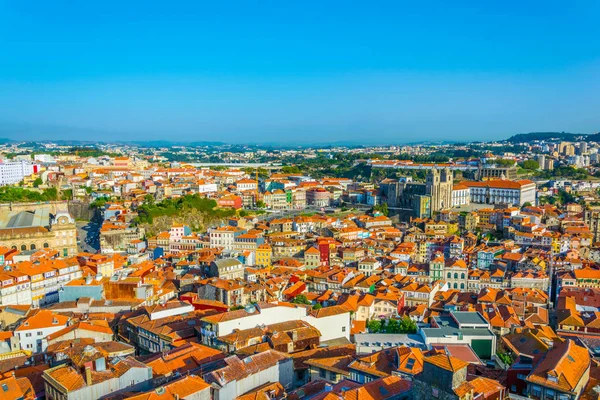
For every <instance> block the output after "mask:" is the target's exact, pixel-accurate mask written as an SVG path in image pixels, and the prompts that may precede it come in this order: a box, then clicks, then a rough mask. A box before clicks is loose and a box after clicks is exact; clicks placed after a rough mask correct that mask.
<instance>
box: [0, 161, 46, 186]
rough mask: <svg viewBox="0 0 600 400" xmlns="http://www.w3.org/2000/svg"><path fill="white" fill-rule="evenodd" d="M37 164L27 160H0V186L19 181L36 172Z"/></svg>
mask: <svg viewBox="0 0 600 400" xmlns="http://www.w3.org/2000/svg"><path fill="white" fill-rule="evenodd" d="M38 170H39V167H38V165H36V164H32V163H31V162H29V161H24V160H22V161H7V162H0V186H3V185H13V184H15V183H19V182H21V181H22V180H23V178H25V177H26V176H29V175H31V174H34V173H37V172H38Z"/></svg>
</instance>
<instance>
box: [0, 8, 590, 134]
mask: <svg viewBox="0 0 600 400" xmlns="http://www.w3.org/2000/svg"><path fill="white" fill-rule="evenodd" d="M571 3H572V4H571ZM599 16H600V3H599V2H597V1H589V2H588V1H578V2H569V3H565V2H564V1H539V2H538V1H526V2H517V1H504V2H480V1H477V2H476V1H471V2H467V1H460V0H459V1H452V2H449V1H439V2H435V1H422V2H402V1H390V2H386V1H380V2H352V1H351V2H348V1H318V2H317V1H315V2H313V1H272V2H269V1H258V2H248V1H239V2H237V1H231V2H202V1H193V2H184V1H181V2H158V1H157V2H146V1H139V2H136V1H127V2H123V1H120V2H116V1H115V2H112V1H103V2H76V1H52V2H39V1H35V2H34V1H27V0H21V1H2V0H0V37H1V38H2V39H1V40H0V137H12V138H23V137H24V136H26V137H27V138H29V139H31V140H37V139H73V138H86V139H97V140H117V139H119V140H127V139H129V140H144V139H152V140H156V139H170V140H186V141H187V140H217V141H225V142H253V143H256V142H258V143H268V142H277V143H284V142H288V143H311V142H321V143H326V142H337V141H358V142H360V141H364V142H366V143H370V142H382V143H383V142H387V143H403V142H410V141H415V140H425V139H429V140H482V139H493V138H505V137H508V136H510V135H512V134H514V133H519V132H529V131H549V130H551V131H571V132H582V133H592V132H597V131H599V130H600V113H599V112H598V110H600V100H599V98H600V97H599V96H598V95H597V94H598V93H599V89H600V24H598V23H597V20H598V17H599Z"/></svg>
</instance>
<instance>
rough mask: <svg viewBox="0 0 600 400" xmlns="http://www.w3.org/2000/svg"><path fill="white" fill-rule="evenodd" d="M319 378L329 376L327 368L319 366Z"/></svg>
mask: <svg viewBox="0 0 600 400" xmlns="http://www.w3.org/2000/svg"><path fill="white" fill-rule="evenodd" d="M319 378H323V379H326V378H327V370H324V369H321V368H319Z"/></svg>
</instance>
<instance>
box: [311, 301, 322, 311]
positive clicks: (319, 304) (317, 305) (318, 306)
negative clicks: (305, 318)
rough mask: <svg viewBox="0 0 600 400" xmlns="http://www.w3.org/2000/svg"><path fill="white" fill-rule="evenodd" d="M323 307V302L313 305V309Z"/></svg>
mask: <svg viewBox="0 0 600 400" xmlns="http://www.w3.org/2000/svg"><path fill="white" fill-rule="evenodd" d="M321 308H323V306H322V305H321V303H317V304H315V305H314V306H313V310H320V309H321Z"/></svg>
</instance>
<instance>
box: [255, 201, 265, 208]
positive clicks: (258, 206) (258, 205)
mask: <svg viewBox="0 0 600 400" xmlns="http://www.w3.org/2000/svg"><path fill="white" fill-rule="evenodd" d="M256 207H257V208H265V207H266V204H265V202H264V201H262V200H258V201H257V202H256Z"/></svg>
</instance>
